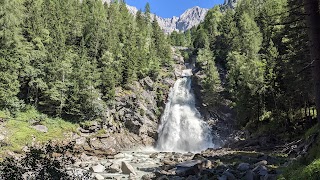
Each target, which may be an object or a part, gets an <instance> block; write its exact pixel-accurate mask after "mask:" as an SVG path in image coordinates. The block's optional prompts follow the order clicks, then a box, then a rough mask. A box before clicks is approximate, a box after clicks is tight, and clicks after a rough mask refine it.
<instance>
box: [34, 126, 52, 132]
mask: <svg viewBox="0 0 320 180" xmlns="http://www.w3.org/2000/svg"><path fill="white" fill-rule="evenodd" d="M32 128H33V129H35V130H37V131H40V132H43V133H47V132H48V128H47V126H44V125H35V126H32Z"/></svg>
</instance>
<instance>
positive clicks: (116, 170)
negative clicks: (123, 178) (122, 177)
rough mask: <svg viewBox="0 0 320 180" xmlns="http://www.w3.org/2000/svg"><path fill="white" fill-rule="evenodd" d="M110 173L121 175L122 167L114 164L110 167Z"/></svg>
mask: <svg viewBox="0 0 320 180" xmlns="http://www.w3.org/2000/svg"><path fill="white" fill-rule="evenodd" d="M108 172H110V173H120V172H121V165H120V164H118V163H113V164H112V165H111V166H109V167H108Z"/></svg>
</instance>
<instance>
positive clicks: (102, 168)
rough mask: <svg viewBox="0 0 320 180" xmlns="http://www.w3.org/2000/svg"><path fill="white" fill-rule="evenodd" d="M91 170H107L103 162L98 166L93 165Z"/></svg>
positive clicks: (99, 171)
mask: <svg viewBox="0 0 320 180" xmlns="http://www.w3.org/2000/svg"><path fill="white" fill-rule="evenodd" d="M90 170H91V171H92V172H95V173H101V172H104V170H106V167H104V166H102V165H101V164H97V165H96V166H92V167H91V168H90Z"/></svg>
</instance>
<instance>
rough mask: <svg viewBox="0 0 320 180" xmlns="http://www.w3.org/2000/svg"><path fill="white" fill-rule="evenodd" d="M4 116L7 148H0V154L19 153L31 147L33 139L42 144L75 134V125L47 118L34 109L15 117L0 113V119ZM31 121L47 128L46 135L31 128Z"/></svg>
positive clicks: (58, 119) (59, 119) (76, 126)
mask: <svg viewBox="0 0 320 180" xmlns="http://www.w3.org/2000/svg"><path fill="white" fill-rule="evenodd" d="M4 115H6V118H8V120H7V121H6V125H5V128H6V131H7V132H8V134H7V136H8V139H7V142H6V144H7V146H4V147H0V154H3V152H4V151H6V150H10V151H14V152H21V149H22V148H23V147H24V146H26V145H31V143H32V139H33V137H34V138H35V139H36V141H37V142H40V143H44V142H47V141H49V140H63V139H65V138H66V135H67V133H69V132H76V129H77V128H78V125H77V124H74V123H71V122H68V121H65V120H63V119H61V118H49V117H47V116H46V115H44V114H41V113H39V112H38V111H37V110H35V109H34V108H29V109H28V110H26V111H25V112H20V113H17V114H16V116H15V117H10V115H8V114H6V113H4V112H0V117H3V116H4ZM32 121H33V122H35V121H36V122H39V124H42V125H44V126H46V127H47V128H48V132H47V133H43V132H39V131H37V130H35V129H33V128H32Z"/></svg>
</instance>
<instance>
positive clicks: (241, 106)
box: [191, 0, 315, 133]
mask: <svg viewBox="0 0 320 180" xmlns="http://www.w3.org/2000/svg"><path fill="white" fill-rule="evenodd" d="M301 14H304V9H303V6H302V1H293V0H280V1H277V0H266V1H259V0H242V1H239V3H238V5H237V7H236V9H235V10H231V9H224V11H223V13H221V12H220V10H219V8H218V7H215V8H213V9H211V10H210V11H209V12H208V14H207V16H206V18H205V20H204V22H203V23H202V24H200V25H199V26H198V27H197V28H193V29H191V35H192V42H193V46H194V47H195V48H196V50H195V52H197V51H200V54H201V53H202V54H203V52H202V50H201V49H204V48H205V49H210V50H211V52H212V55H211V56H213V59H214V60H215V63H217V65H218V67H220V68H221V69H220V71H221V72H224V75H222V76H221V78H223V79H221V81H223V82H224V83H223V88H224V89H225V90H226V92H224V95H225V98H227V99H229V100H231V101H232V105H233V107H234V109H235V110H236V112H237V119H238V124H239V125H241V126H243V127H246V128H247V129H248V130H249V131H251V132H252V133H254V132H255V129H256V128H257V127H258V126H259V127H260V126H261V125H262V124H264V125H266V127H265V128H261V129H263V131H264V132H268V131H269V132H270V133H272V130H270V128H271V129H272V127H275V126H279V127H280V128H279V132H286V131H288V132H292V128H295V127H293V126H295V124H297V123H300V122H301V121H302V122H303V123H304V124H306V122H311V121H312V118H314V113H312V114H311V115H310V113H309V114H307V113H306V112H307V111H308V110H309V109H312V108H313V107H314V99H315V97H314V92H313V87H312V86H313V84H312V83H310V79H311V78H312V75H311V71H310V70H308V69H309V68H308V67H309V65H310V62H311V60H310V57H309V53H308V46H307V44H308V38H307V31H306V29H305V28H304V27H306V23H305V21H304V19H303V18H302V16H301ZM199 60H200V61H205V60H206V58H204V60H201V56H200V58H199V57H198V61H199ZM211 66H212V65H211ZM305 68H306V69H305ZM213 71H215V70H211V71H208V70H207V71H206V72H205V74H206V75H207V77H209V75H210V74H214V73H212V72H213ZM212 77H216V75H215V76H212ZM208 84H209V85H210V84H211V83H208ZM211 89H212V88H211ZM210 94H211V95H212V96H213V94H214V92H212V93H209V94H208V96H210ZM303 111H304V112H303ZM268 123H269V124H268ZM304 128H305V127H304ZM268 129H269V130H268Z"/></svg>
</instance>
